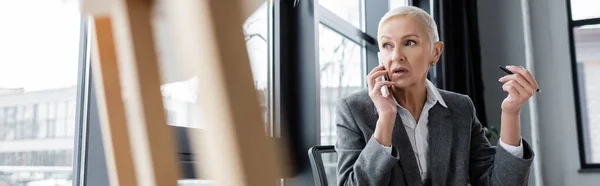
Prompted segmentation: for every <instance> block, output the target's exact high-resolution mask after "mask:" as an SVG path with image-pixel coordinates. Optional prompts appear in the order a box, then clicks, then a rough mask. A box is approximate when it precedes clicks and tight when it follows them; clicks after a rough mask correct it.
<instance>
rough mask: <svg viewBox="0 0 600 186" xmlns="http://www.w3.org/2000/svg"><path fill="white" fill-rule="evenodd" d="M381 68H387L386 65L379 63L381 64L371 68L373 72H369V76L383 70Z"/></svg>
mask: <svg viewBox="0 0 600 186" xmlns="http://www.w3.org/2000/svg"><path fill="white" fill-rule="evenodd" d="M381 70H385V66H383V65H379V66H377V67H375V68H373V70H371V72H369V74H367V76H369V75H371V74H373V73H375V72H377V71H381Z"/></svg>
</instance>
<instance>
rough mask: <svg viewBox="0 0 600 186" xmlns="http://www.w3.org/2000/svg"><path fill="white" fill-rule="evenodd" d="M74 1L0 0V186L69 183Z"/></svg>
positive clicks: (76, 36) (76, 26)
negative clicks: (5, 185) (4, 185)
mask: <svg viewBox="0 0 600 186" xmlns="http://www.w3.org/2000/svg"><path fill="white" fill-rule="evenodd" d="M80 21H81V15H80V12H79V2H78V1H76V0H8V1H0V24H1V25H3V26H2V29H1V30H0V41H1V42H0V185H2V184H8V185H49V184H51V183H50V182H52V183H55V185H65V186H66V185H71V180H72V178H71V175H72V174H73V168H72V167H73V153H74V150H73V149H74V144H75V143H74V142H73V140H75V139H74V138H73V136H74V134H73V133H74V128H75V125H76V123H75V116H76V113H75V112H76V111H75V108H74V107H75V105H76V103H77V101H76V100H77V89H78V87H79V86H78V79H79V77H78V75H79V70H78V67H79V51H80V26H81V25H80Z"/></svg>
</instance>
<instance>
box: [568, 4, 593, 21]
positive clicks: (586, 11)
mask: <svg viewBox="0 0 600 186" xmlns="http://www.w3.org/2000/svg"><path fill="white" fill-rule="evenodd" d="M570 2H571V17H572V19H573V20H582V19H591V18H600V11H599V10H598V7H600V3H599V2H598V1H597V0H570Z"/></svg>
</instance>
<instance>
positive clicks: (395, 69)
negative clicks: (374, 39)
mask: <svg viewBox="0 0 600 186" xmlns="http://www.w3.org/2000/svg"><path fill="white" fill-rule="evenodd" d="M426 28H427V27H426V25H424V24H422V23H420V22H419V21H418V20H417V19H415V18H413V17H409V16H395V17H392V18H390V19H388V20H387V21H385V22H384V23H383V24H382V25H381V28H380V31H379V33H380V35H379V38H378V40H379V60H380V61H381V63H383V65H384V66H385V69H386V70H388V75H389V77H390V81H393V82H395V83H396V87H398V88H406V87H410V86H413V85H415V84H416V83H421V82H424V81H425V79H426V78H427V71H428V69H429V66H431V65H432V64H433V63H434V62H437V61H438V59H439V57H440V54H441V53H442V48H443V43H442V42H436V43H432V42H431V39H430V37H429V34H428V32H427V29H426Z"/></svg>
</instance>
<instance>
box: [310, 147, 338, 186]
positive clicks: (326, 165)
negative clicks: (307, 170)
mask: <svg viewBox="0 0 600 186" xmlns="http://www.w3.org/2000/svg"><path fill="white" fill-rule="evenodd" d="M308 157H309V158H310V165H311V167H312V172H313V176H314V178H315V184H316V186H328V185H332V186H333V185H337V184H336V182H337V178H336V177H337V176H336V168H337V153H336V152H335V149H334V148H333V145H325V146H314V147H311V148H310V149H308Z"/></svg>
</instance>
